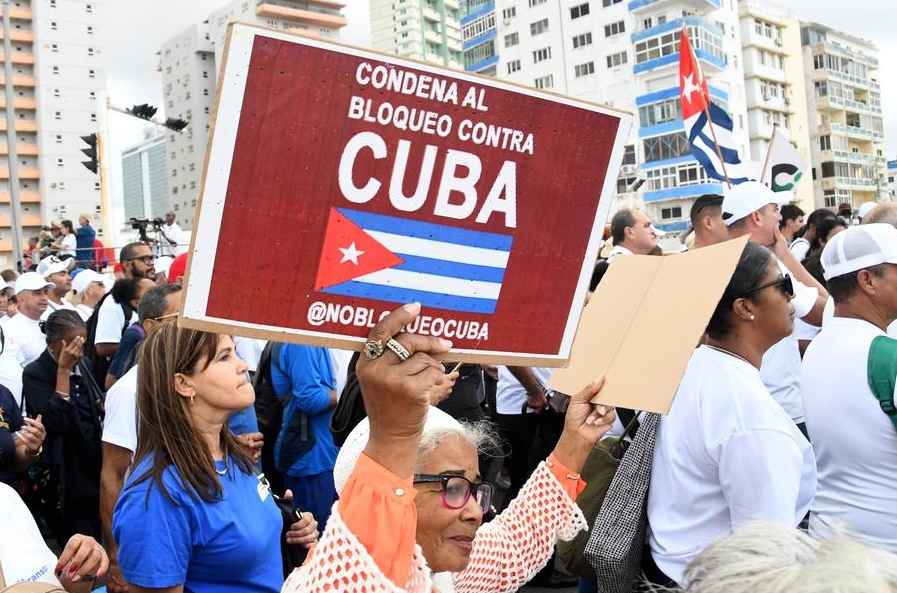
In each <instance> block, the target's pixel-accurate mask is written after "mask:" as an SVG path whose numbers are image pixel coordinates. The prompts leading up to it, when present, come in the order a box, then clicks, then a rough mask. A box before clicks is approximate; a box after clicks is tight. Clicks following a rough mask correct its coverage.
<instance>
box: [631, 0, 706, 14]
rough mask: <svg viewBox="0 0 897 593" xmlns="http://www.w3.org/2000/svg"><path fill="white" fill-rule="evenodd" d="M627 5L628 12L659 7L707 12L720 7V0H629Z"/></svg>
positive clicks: (657, 9) (677, 10)
mask: <svg viewBox="0 0 897 593" xmlns="http://www.w3.org/2000/svg"><path fill="white" fill-rule="evenodd" d="M627 6H628V8H629V12H632V13H634V14H638V13H640V12H644V11H646V10H651V11H659V10H661V9H674V10H675V11H676V12H679V11H682V10H688V9H693V10H698V11H704V12H709V11H711V10H715V9H717V8H721V7H722V0H631V1H630V2H629V4H628V5H627Z"/></svg>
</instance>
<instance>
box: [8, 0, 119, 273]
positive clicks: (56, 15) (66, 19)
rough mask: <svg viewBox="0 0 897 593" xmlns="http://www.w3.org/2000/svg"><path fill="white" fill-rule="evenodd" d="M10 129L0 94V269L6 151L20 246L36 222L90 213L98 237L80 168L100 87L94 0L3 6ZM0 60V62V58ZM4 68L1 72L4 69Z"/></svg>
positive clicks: (86, 176) (100, 46) (19, 1)
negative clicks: (14, 181)
mask: <svg viewBox="0 0 897 593" xmlns="http://www.w3.org/2000/svg"><path fill="white" fill-rule="evenodd" d="M9 18H10V35H9V40H10V44H11V50H12V51H11V54H10V55H9V56H8V59H9V60H10V62H11V66H12V80H11V81H7V80H6V76H5V73H4V71H2V70H0V79H2V80H3V84H4V85H6V84H7V82H9V83H10V84H11V86H12V94H13V104H12V108H13V110H14V111H15V113H14V115H15V125H14V130H13V131H12V133H10V130H9V127H8V125H7V121H6V109H7V107H8V106H7V101H6V97H5V95H3V94H0V109H2V110H3V112H4V113H3V115H2V117H0V134H2V136H3V139H2V141H0V265H2V266H3V267H9V266H11V265H13V261H12V249H13V240H14V233H13V229H12V212H11V210H10V203H11V192H10V190H11V185H10V165H11V163H10V160H9V147H10V145H11V144H14V146H15V152H16V163H15V165H16V171H17V173H18V193H19V200H20V203H21V210H20V224H21V227H22V235H21V236H22V239H23V248H24V247H25V246H27V239H28V237H31V236H36V235H37V233H38V230H39V228H40V225H41V224H42V222H47V221H49V220H51V219H56V220H61V219H65V218H69V219H72V220H75V221H76V225H77V217H78V215H79V214H80V213H82V212H86V213H90V214H92V215H94V220H95V227H97V232H98V234H99V235H100V236H102V231H103V229H102V227H101V226H100V225H99V222H98V219H99V216H97V215H98V214H99V211H100V186H99V177H98V176H97V175H96V174H95V173H92V172H90V171H88V170H87V169H86V168H85V167H84V166H83V165H82V164H81V163H82V161H84V160H86V157H85V156H84V155H83V154H82V153H81V149H82V148H86V147H87V145H86V144H85V143H84V142H83V141H82V140H81V138H80V136H86V135H89V134H91V133H94V132H96V131H97V129H98V123H97V110H98V108H97V96H98V93H100V91H101V90H103V89H104V88H105V86H106V62H105V56H104V51H105V47H104V42H103V35H104V33H105V32H104V31H103V30H102V22H103V2H102V1H101V0H87V1H84V0H65V1H63V0H13V1H11V2H10V5H9ZM2 59H3V60H6V59H7V56H6V55H3V57H2ZM5 65H6V64H5V63H4V68H5Z"/></svg>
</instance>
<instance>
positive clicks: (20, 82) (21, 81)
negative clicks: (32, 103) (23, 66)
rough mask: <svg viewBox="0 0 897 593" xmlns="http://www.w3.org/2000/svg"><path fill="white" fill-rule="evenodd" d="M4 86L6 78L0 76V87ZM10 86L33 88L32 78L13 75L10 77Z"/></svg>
mask: <svg viewBox="0 0 897 593" xmlns="http://www.w3.org/2000/svg"><path fill="white" fill-rule="evenodd" d="M4 84H6V76H4V75H2V74H0V86H3V85H4ZM12 85H13V86H30V87H32V88H33V87H34V77H33V76H25V75H22V74H19V75H13V77H12Z"/></svg>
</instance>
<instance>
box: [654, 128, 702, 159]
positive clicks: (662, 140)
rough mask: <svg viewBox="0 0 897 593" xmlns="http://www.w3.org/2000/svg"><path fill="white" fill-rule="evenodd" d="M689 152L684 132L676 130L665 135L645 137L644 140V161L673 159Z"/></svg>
mask: <svg viewBox="0 0 897 593" xmlns="http://www.w3.org/2000/svg"><path fill="white" fill-rule="evenodd" d="M689 154H691V148H690V146H689V144H688V138H687V137H686V136H685V132H676V133H674V134H667V135H666V136H658V137H656V138H647V139H646V140H645V162H646V163H650V162H653V161H663V160H666V159H675V158H678V157H680V156H686V155H689Z"/></svg>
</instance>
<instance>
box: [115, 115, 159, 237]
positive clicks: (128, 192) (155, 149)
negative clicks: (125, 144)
mask: <svg viewBox="0 0 897 593" xmlns="http://www.w3.org/2000/svg"><path fill="white" fill-rule="evenodd" d="M146 136H147V137H146V138H145V139H144V140H142V141H141V142H139V143H137V144H135V145H134V146H131V147H129V148H126V149H125V150H123V151H122V153H121V175H122V191H123V197H124V206H125V220H126V221H128V220H130V219H131V218H140V219H149V220H152V219H154V218H164V217H165V213H166V212H168V211H169V209H170V208H169V197H168V156H167V153H166V150H165V134H164V133H161V132H157V131H156V130H154V129H150V130H148V132H147V134H146Z"/></svg>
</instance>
